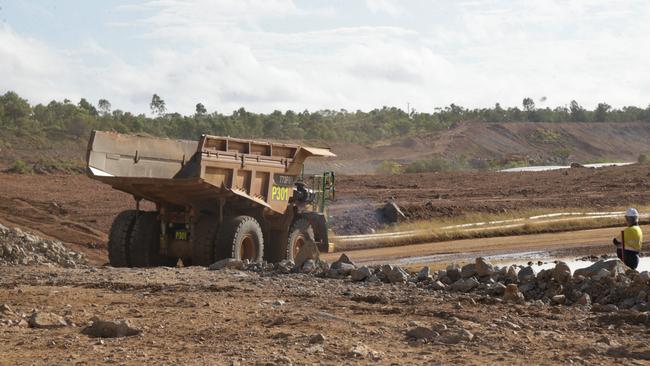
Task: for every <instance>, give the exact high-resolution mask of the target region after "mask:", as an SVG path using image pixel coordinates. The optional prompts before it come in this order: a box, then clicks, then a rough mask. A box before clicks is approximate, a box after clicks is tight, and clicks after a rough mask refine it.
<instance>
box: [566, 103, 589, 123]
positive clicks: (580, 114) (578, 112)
mask: <svg viewBox="0 0 650 366" xmlns="http://www.w3.org/2000/svg"><path fill="white" fill-rule="evenodd" d="M569 110H570V111H571V121H573V122H587V113H586V111H585V109H584V108H582V106H581V105H580V104H578V102H576V101H575V100H572V101H571V104H570V105H569Z"/></svg>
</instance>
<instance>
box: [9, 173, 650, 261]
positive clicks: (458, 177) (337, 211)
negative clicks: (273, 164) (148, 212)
mask: <svg viewBox="0 0 650 366" xmlns="http://www.w3.org/2000/svg"><path fill="white" fill-rule="evenodd" d="M336 187H337V199H336V201H334V202H333V203H332V204H331V206H330V211H329V213H330V216H332V220H331V227H332V229H333V230H334V231H335V232H336V233H337V234H357V233H367V232H369V231H370V229H373V228H379V227H381V225H382V224H383V221H382V218H381V216H380V215H378V214H377V211H376V209H377V208H378V207H381V205H382V204H383V203H384V202H385V201H386V200H389V199H394V200H395V201H396V202H397V203H398V204H399V205H400V206H401V207H402V208H403V210H404V213H405V214H406V216H407V217H408V218H409V219H413V220H417V219H431V218H440V217H444V218H449V217H456V216H461V215H466V214H472V213H503V212H517V211H526V210H531V209H539V208H544V209H558V210H561V209H583V210H587V211H601V210H608V209H613V208H621V207H625V206H627V205H647V204H649V203H650V189H649V188H650V165H632V166H627V167H612V168H602V169H584V168H575V169H568V170H561V171H549V172H537V173H496V172H481V173H478V172H457V173H431V174H406V175H398V176H338V177H337V185H336ZM133 207H134V201H133V199H132V198H131V197H130V196H129V195H128V194H126V193H122V192H119V191H115V190H113V189H111V188H110V187H109V186H106V185H103V184H100V183H99V182H96V181H94V180H92V179H90V178H88V177H86V176H85V175H18V174H7V173H0V223H2V224H5V225H6V226H9V227H14V226H15V227H20V228H23V229H27V230H29V231H32V232H35V233H37V234H40V235H42V236H44V237H46V238H54V239H58V240H61V241H63V242H64V243H67V244H69V245H70V246H71V248H73V249H75V250H77V251H79V252H82V253H84V254H85V255H86V257H87V259H88V260H89V261H91V262H95V263H102V261H105V259H106V254H105V243H106V240H107V232H108V230H109V228H110V225H111V222H112V220H113V218H114V217H115V215H117V214H118V213H119V212H120V211H122V210H125V209H129V208H133ZM142 207H143V209H153V206H152V205H147V204H145V205H143V206H142ZM542 249H543V248H542Z"/></svg>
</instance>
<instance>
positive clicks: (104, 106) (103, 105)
mask: <svg viewBox="0 0 650 366" xmlns="http://www.w3.org/2000/svg"><path fill="white" fill-rule="evenodd" d="M97 106H98V107H99V111H100V112H101V113H102V115H104V116H107V115H109V114H110V113H111V102H109V101H108V100H106V99H100V100H99V101H98V102H97Z"/></svg>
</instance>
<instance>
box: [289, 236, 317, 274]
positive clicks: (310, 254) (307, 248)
mask: <svg viewBox="0 0 650 366" xmlns="http://www.w3.org/2000/svg"><path fill="white" fill-rule="evenodd" d="M310 259H311V260H313V261H314V262H316V261H318V260H319V259H320V251H319V250H318V246H316V243H314V242H313V241H312V240H305V242H304V244H303V245H302V247H300V250H299V251H298V255H296V258H294V259H293V260H294V262H295V264H296V267H298V268H302V265H303V263H305V262H306V261H308V260H310Z"/></svg>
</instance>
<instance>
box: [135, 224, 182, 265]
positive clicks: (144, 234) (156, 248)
mask: <svg viewBox="0 0 650 366" xmlns="http://www.w3.org/2000/svg"><path fill="white" fill-rule="evenodd" d="M129 249H130V253H131V266H132V267H156V266H162V265H171V262H172V261H173V262H174V263H176V262H177V261H178V258H176V260H173V259H172V258H163V257H162V256H161V255H160V222H158V213H157V212H142V213H140V214H139V215H138V219H137V220H136V221H135V224H134V225H133V233H132V234H131V245H130V248H129Z"/></svg>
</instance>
